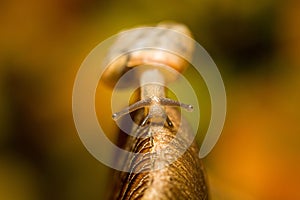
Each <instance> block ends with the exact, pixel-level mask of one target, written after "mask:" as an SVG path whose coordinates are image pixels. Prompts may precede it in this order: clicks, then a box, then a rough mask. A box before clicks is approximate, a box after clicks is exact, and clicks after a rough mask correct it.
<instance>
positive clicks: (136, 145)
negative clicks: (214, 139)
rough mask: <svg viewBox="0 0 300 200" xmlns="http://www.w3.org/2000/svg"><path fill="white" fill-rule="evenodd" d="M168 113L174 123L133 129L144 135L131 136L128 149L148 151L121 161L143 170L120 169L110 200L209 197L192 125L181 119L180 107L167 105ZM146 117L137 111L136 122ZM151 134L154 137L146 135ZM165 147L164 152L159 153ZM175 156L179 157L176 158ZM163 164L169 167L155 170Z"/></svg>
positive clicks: (141, 151) (115, 175)
mask: <svg viewBox="0 0 300 200" xmlns="http://www.w3.org/2000/svg"><path fill="white" fill-rule="evenodd" d="M166 113H167V115H168V117H169V119H170V120H171V121H172V122H173V126H168V125H167V124H166V125H165V126H164V127H163V129H160V130H159V129H158V128H156V127H155V125H153V124H148V125H145V126H144V127H142V128H141V127H140V128H138V129H136V127H133V128H132V131H137V133H136V135H137V136H139V135H142V136H143V137H140V138H134V137H129V136H128V137H127V142H126V144H125V147H124V149H126V150H129V151H132V152H135V153H137V152H139V153H144V156H133V157H131V158H120V159H119V161H120V163H122V164H124V167H127V168H128V167H130V169H132V170H134V171H135V172H140V173H135V172H131V173H130V172H118V171H116V172H115V174H114V179H112V180H113V186H112V188H110V190H111V195H110V198H109V199H122V200H123V199H124V200H129V199H142V200H146V199H149V200H150V199H151V200H152V199H200V200H202V199H208V187H207V182H206V178H205V171H204V168H203V164H202V162H201V160H200V158H199V157H198V153H199V148H198V145H197V144H196V142H195V141H192V140H193V134H192V132H191V128H190V126H189V124H188V123H187V122H186V121H185V120H184V119H182V122H180V121H181V119H180V116H181V115H180V112H179V111H178V110H177V109H175V108H166ZM143 117H144V114H143V112H142V111H137V112H136V113H135V114H134V119H135V121H136V122H141V121H142V120H143ZM180 124H181V127H180ZM149 132H151V133H149ZM147 135H148V136H150V135H151V137H150V138H149V137H148V138H147V137H146V138H145V136H147ZM190 143H191V145H188V144H190ZM162 149H164V150H165V151H164V153H163V154H162V153H161V154H158V153H157V152H160V150H162ZM162 155H163V156H162ZM180 155H181V156H180ZM174 157H178V159H176V160H175V161H174V160H172V159H173V158H174ZM172 161H174V162H172ZM159 166H166V167H164V168H163V169H159V170H151V169H156V168H157V167H159Z"/></svg>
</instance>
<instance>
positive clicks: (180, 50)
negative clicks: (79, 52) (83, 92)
mask: <svg viewBox="0 0 300 200" xmlns="http://www.w3.org/2000/svg"><path fill="white" fill-rule="evenodd" d="M190 37H191V32H190V31H189V29H188V28H187V27H186V26H185V25H182V24H177V23H160V24H158V25H157V26H156V28H155V29H153V28H152V29H149V28H145V27H141V28H136V29H132V30H129V31H124V32H122V34H120V35H119V37H118V38H117V39H116V41H115V43H114V44H113V45H112V47H111V48H110V51H109V52H108V54H107V57H106V59H105V62H104V66H105V67H106V70H105V71H104V73H103V76H102V79H103V81H104V82H105V83H106V84H107V85H110V86H113V85H114V84H115V83H116V82H117V81H118V80H119V78H120V77H121V76H122V75H123V74H124V73H125V72H127V71H128V70H130V69H131V68H133V67H138V66H141V65H150V66H153V67H171V68H173V69H175V70H176V71H178V72H179V73H182V72H183V71H184V70H185V69H186V68H187V66H188V62H187V61H186V60H185V59H184V58H187V59H189V58H191V56H192V53H193V50H194V44H193V40H192V39H191V38H190ZM145 47H154V48H145ZM136 76H137V77H136V78H138V75H136ZM165 78H166V82H171V81H174V80H176V78H177V77H170V76H168V74H166V75H165Z"/></svg>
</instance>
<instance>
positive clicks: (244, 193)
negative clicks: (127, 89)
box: [0, 0, 300, 200]
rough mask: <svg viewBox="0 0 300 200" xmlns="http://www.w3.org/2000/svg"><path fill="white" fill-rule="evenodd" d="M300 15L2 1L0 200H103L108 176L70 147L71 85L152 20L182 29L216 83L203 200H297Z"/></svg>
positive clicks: (291, 2) (63, 0)
mask: <svg viewBox="0 0 300 200" xmlns="http://www.w3.org/2000/svg"><path fill="white" fill-rule="evenodd" d="M299 11H300V2H299V1H297V0H287V1H273V0H261V1H258V0H256V1H246V0H241V1H234V0H211V1H208V0H201V1H198V0H187V1H178V0H175V1H171V0H166V1H150V0H143V1H140V0H132V1H130V2H125V1H121V0H111V1H96V0H73V1H72V0H44V1H38V0H28V1H16V0H11V1H5V0H4V1H1V2H0V28H1V31H0V199H1V200H2V199H3V200H6V199H9V200H35V199H37V200H39V199H41V200H44V199H45V200H46V199H58V200H60V199H91V200H92V199H103V196H104V195H105V193H106V192H107V191H108V189H107V181H108V180H109V179H110V175H109V168H108V167H106V166H104V165H103V164H101V163H100V162H98V161H97V160H96V159H94V158H93V157H92V156H91V155H90V154H89V153H88V152H87V150H86V149H85V147H84V146H83V144H82V143H81V141H80V140H79V137H78V135H77V132H76V129H75V126H74V123H73V119H72V108H71V103H72V87H73V82H74V80H75V76H76V73H77V70H78V69H79V67H80V64H81V62H82V61H83V60H84V58H85V57H86V56H87V54H88V53H89V52H90V51H91V50H92V49H93V48H94V47H95V46H96V45H97V44H98V43H100V42H101V41H103V40H105V39H106V38H108V37H109V36H111V35H113V34H116V33H117V32H119V31H120V30H122V29H126V28H131V27H134V26H137V25H143V24H155V23H157V22H160V21H162V20H174V21H178V22H182V23H184V24H186V25H187V26H189V27H190V29H191V30H192V32H193V34H194V37H195V39H196V40H197V41H198V42H199V43H200V44H201V45H202V46H203V47H204V48H205V49H206V50H207V51H208V52H209V54H210V55H211V57H212V58H213V59H214V61H215V62H216V64H217V66H218V67H219V70H220V71H221V74H222V76H223V80H224V83H225V87H226V91H227V100H228V112H227V119H226V123H225V126H224V131H223V133H222V135H221V137H220V140H219V141H218V143H217V145H216V146H215V148H214V149H213V151H212V152H211V153H210V154H209V155H208V156H207V157H206V158H205V159H204V164H205V166H206V170H207V173H208V178H209V187H210V193H211V197H212V198H211V199H213V200H217V199H226V200H227V199H228V200H235V199H236V200H240V199H243V200H247V199H255V200H266V199H272V200H274V199H300V193H299V188H300V126H299V124H300V106H299V102H300V92H299V91H300V77H299V76H300V56H299V49H300V28H299V27H300V12H299ZM98 98H100V99H101V96H100V97H98ZM101 106H102V105H100V107H101ZM110 114H111V113H107V115H110ZM109 134H111V138H114V137H115V136H114V134H115V132H114V131H113V130H112V131H110V132H109Z"/></svg>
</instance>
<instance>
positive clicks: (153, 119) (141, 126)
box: [102, 23, 208, 200]
mask: <svg viewBox="0 0 300 200" xmlns="http://www.w3.org/2000/svg"><path fill="white" fill-rule="evenodd" d="M189 37H191V32H190V31H189V29H188V28H187V27H186V26H184V25H182V24H177V23H160V24H158V25H157V26H156V28H155V29H147V28H137V29H134V31H130V32H126V31H125V32H124V34H121V36H120V37H119V38H118V39H117V40H116V41H115V44H114V45H113V46H112V47H111V48H110V52H109V53H108V54H107V57H106V60H105V62H104V65H106V70H105V72H104V73H103V76H102V78H103V81H104V82H105V83H106V84H107V85H109V86H114V85H115V84H116V82H117V81H118V80H119V79H120V78H121V77H122V76H123V75H124V74H125V73H126V72H127V71H129V70H132V69H138V70H136V72H135V74H134V77H133V78H132V79H131V80H128V81H127V84H126V85H125V86H124V87H129V86H130V84H132V82H134V81H139V84H140V100H139V101H137V102H135V103H133V104H132V105H130V106H128V107H127V108H125V109H124V110H122V111H120V112H117V113H114V114H113V115H112V118H113V119H114V120H119V119H121V118H122V116H124V115H126V114H128V113H132V116H133V121H134V123H135V124H137V126H135V125H134V124H133V125H132V129H131V130H132V131H133V132H135V134H134V135H135V136H136V137H128V138H127V141H126V144H125V147H124V148H125V149H126V150H128V151H131V152H134V153H142V154H135V155H133V156H132V157H126V158H119V162H120V163H122V164H123V166H124V167H125V168H129V169H131V170H130V171H129V172H126V171H124V172H122V171H116V172H115V175H114V178H113V180H112V187H111V188H110V191H111V192H110V195H109V199H128V200H129V199H143V200H145V199H208V186H207V180H206V175H205V171H204V167H203V164H202V162H201V160H200V158H199V157H198V153H199V148H198V145H197V144H196V142H195V141H194V140H193V139H194V138H193V135H192V134H191V132H192V131H191V128H190V126H189V123H188V122H187V121H186V120H185V119H184V118H183V117H181V113H180V111H179V110H178V109H177V107H182V108H184V109H185V110H187V111H190V112H191V111H193V106H192V105H189V104H184V103H181V102H178V101H175V100H172V99H169V98H167V97H166V94H165V85H166V84H167V83H170V82H172V81H176V79H177V77H176V76H171V75H170V74H168V70H167V69H169V68H171V69H172V70H175V71H176V72H178V73H182V72H183V71H184V70H185V69H186V68H187V66H188V63H187V61H186V60H185V59H184V58H189V57H191V56H192V53H193V43H192V42H191V40H189ZM157 44H159V45H158V46H160V47H161V48H151V46H157ZM145 46H146V47H147V48H143V47H145ZM139 69H141V70H139ZM191 140H192V141H191ZM190 141H191V142H190ZM190 144H191V145H190ZM174 157H175V158H176V159H173V158H174Z"/></svg>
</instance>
